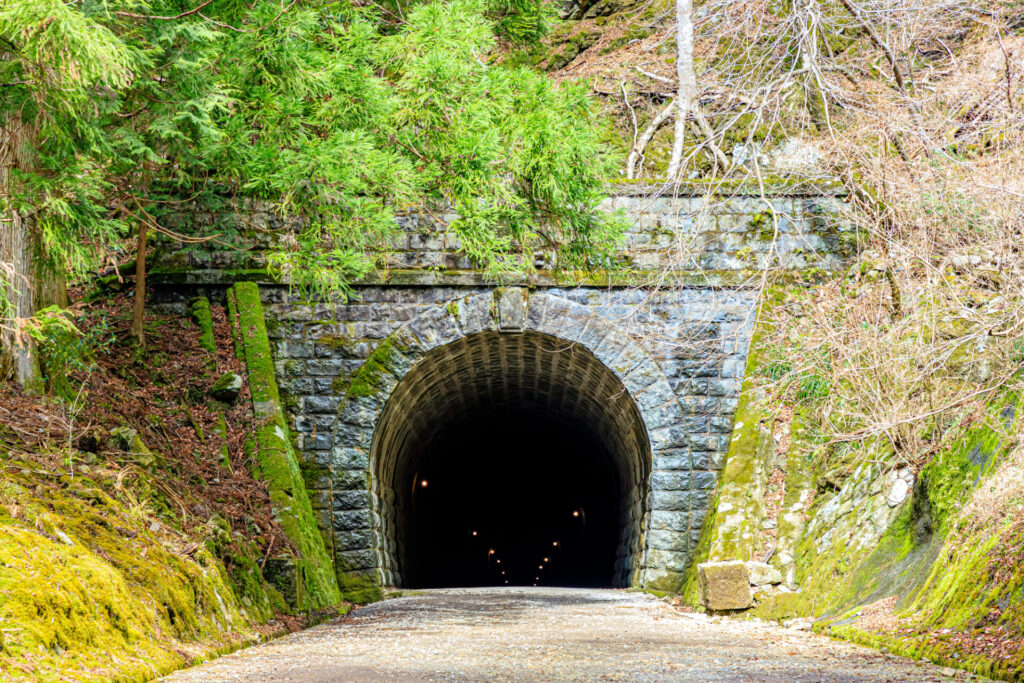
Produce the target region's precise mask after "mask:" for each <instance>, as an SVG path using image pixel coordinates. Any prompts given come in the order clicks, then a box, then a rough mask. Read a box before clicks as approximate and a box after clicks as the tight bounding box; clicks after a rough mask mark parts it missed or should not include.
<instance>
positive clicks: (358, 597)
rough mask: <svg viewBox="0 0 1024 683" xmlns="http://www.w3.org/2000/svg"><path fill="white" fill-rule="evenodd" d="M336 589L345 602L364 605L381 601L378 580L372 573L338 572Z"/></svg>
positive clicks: (375, 574) (374, 573)
mask: <svg viewBox="0 0 1024 683" xmlns="http://www.w3.org/2000/svg"><path fill="white" fill-rule="evenodd" d="M338 587H339V588H340V589H341V593H342V595H344V596H345V599H346V600H349V601H350V602H354V603H356V604H360V605H365V604H367V603H370V602H376V601H378V600H380V599H381V597H382V594H381V587H380V580H379V579H378V578H377V573H376V572H373V571H345V570H341V571H339V572H338Z"/></svg>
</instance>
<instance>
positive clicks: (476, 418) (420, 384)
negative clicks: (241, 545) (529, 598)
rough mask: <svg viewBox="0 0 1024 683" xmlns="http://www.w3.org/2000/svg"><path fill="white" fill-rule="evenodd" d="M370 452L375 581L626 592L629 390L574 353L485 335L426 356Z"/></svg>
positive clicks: (630, 526)
mask: <svg viewBox="0 0 1024 683" xmlns="http://www.w3.org/2000/svg"><path fill="white" fill-rule="evenodd" d="M371 457H372V460H373V463H374V465H373V470H374V471H373V487H372V490H373V493H374V496H373V498H374V503H373V505H374V520H375V522H374V524H375V528H376V538H377V541H376V543H377V547H378V552H379V553H380V558H379V559H380V566H381V571H382V580H383V582H384V583H385V585H393V586H398V587H405V588H426V587H455V586H488V585H499V586H500V585H506V582H508V583H507V585H509V586H517V585H518V586H522V585H526V586H532V585H534V584H537V585H539V586H581V587H583V586H586V587H601V586H604V587H622V586H628V585H630V582H631V580H632V577H633V575H634V570H636V569H637V567H636V565H637V564H638V563H639V558H640V557H641V554H642V552H641V547H640V544H641V537H642V524H643V518H644V513H645V504H646V490H647V480H648V476H649V473H650V464H649V463H650V446H649V442H648V439H647V433H646V430H645V428H644V426H643V420H642V418H641V417H640V414H639V411H638V409H637V407H636V405H635V403H634V402H633V400H632V398H631V397H630V395H629V393H628V391H626V389H625V387H624V386H623V385H622V383H621V382H620V381H619V379H618V378H617V377H616V375H615V374H614V373H613V372H612V371H611V370H610V369H608V368H607V367H606V366H605V365H604V364H602V363H601V362H600V361H599V360H598V359H597V358H595V357H594V356H593V354H591V353H590V352H589V351H587V350H586V349H584V348H582V347H580V346H579V345H576V344H572V343H569V342H566V341H564V340H561V339H556V338H554V337H549V336H546V335H542V334H539V333H534V332H526V333H521V334H500V333H496V332H483V333H479V334H475V335H470V336H468V337H464V338H462V339H460V340H458V341H456V342H452V343H450V344H447V345H445V346H442V347H439V348H436V349H434V350H432V351H430V352H429V353H428V354H426V356H425V357H424V358H422V359H421V360H420V361H419V362H418V363H416V364H415V365H414V366H413V367H412V368H411V369H410V370H409V371H408V372H407V373H406V374H405V376H404V377H403V378H402V380H401V381H400V382H399V383H398V385H397V387H396V388H395V390H394V391H393V392H392V394H391V396H390V397H389V399H388V401H387V403H386V405H385V408H384V411H383V413H382V415H381V418H380V420H379V421H378V423H377V427H376V430H375V434H374V444H373V448H372V454H371Z"/></svg>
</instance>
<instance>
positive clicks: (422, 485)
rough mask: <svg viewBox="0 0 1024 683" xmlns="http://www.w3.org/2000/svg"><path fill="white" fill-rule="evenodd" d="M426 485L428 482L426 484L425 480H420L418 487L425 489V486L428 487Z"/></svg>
mask: <svg viewBox="0 0 1024 683" xmlns="http://www.w3.org/2000/svg"><path fill="white" fill-rule="evenodd" d="M428 483H429V482H427V480H426V479H422V480H421V481H420V486H421V487H422V488H427V485H428Z"/></svg>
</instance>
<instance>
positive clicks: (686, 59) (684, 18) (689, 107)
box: [668, 0, 697, 180]
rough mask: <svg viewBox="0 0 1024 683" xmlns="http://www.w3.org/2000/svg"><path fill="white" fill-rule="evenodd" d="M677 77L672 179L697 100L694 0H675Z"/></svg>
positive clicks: (669, 169)
mask: <svg viewBox="0 0 1024 683" xmlns="http://www.w3.org/2000/svg"><path fill="white" fill-rule="evenodd" d="M676 78H678V79H679V92H678V94H677V96H676V125H675V139H674V140H673V141H672V159H671V161H669V164H668V179H669V180H676V179H677V178H676V176H678V175H679V171H680V168H681V166H682V163H683V142H684V140H685V139H686V121H687V119H689V118H690V116H692V115H693V111H694V107H695V106H696V104H697V73H696V71H694V67H693V0H676Z"/></svg>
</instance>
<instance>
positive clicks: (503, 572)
mask: <svg viewBox="0 0 1024 683" xmlns="http://www.w3.org/2000/svg"><path fill="white" fill-rule="evenodd" d="M501 575H502V576H505V570H504V569H502V570H501ZM505 583H508V581H506V582H505Z"/></svg>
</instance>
